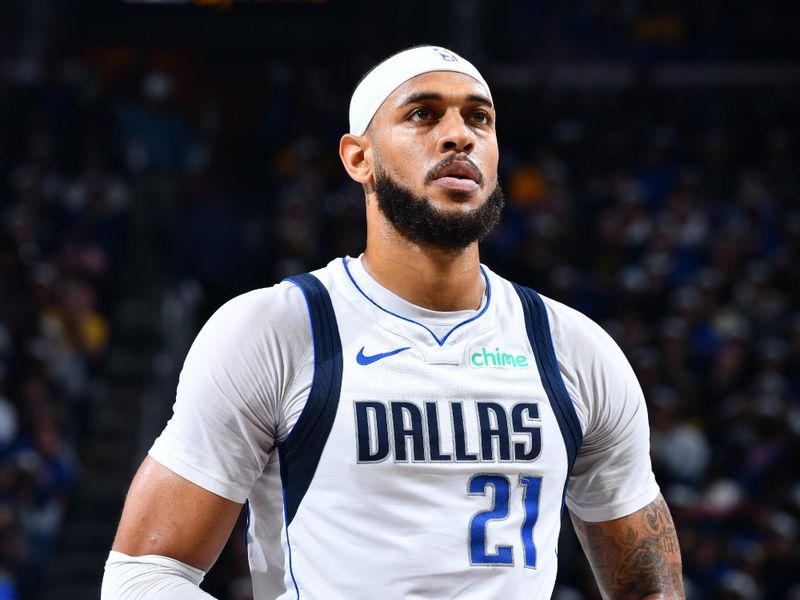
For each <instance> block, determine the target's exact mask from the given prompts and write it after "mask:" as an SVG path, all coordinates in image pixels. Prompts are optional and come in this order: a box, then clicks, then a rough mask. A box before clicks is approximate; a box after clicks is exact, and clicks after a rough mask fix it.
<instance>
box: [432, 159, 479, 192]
mask: <svg viewBox="0 0 800 600" xmlns="http://www.w3.org/2000/svg"><path fill="white" fill-rule="evenodd" d="M454 162H460V163H467V164H468V165H469V166H470V168H471V169H472V170H473V172H474V173H475V176H476V178H477V183H478V184H479V185H483V173H481V170H480V169H479V168H478V165H476V164H475V163H474V162H472V159H471V158H470V157H469V156H467V155H466V154H451V155H450V156H448V157H447V158H444V159H442V160H440V161H439V162H438V163H436V165H435V166H434V167H433V168H432V169H431V170H430V171H428V174H427V176H426V177H425V183H430V182H431V181H433V180H434V179H436V178H437V177H438V175H439V173H440V172H441V171H442V169H444V168H446V167H449V166H450V165H452V164H453V163H454Z"/></svg>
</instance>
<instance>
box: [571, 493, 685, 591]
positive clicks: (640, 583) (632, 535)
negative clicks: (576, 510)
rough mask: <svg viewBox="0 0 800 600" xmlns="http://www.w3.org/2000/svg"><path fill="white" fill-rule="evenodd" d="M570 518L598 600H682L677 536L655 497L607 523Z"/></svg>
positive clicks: (660, 503)
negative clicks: (599, 596) (599, 599)
mask: <svg viewBox="0 0 800 600" xmlns="http://www.w3.org/2000/svg"><path fill="white" fill-rule="evenodd" d="M570 516H571V517H572V523H573V524H574V525H575V533H577V535H578V539H579V540H580V542H581V546H583V551H584V552H585V553H586V557H587V558H588V559H589V564H590V565H591V567H592V571H593V572H594V576H595V579H596V580H597V584H598V587H599V588H600V592H601V594H602V595H603V598H604V599H606V600H680V599H682V598H684V592H683V579H682V576H681V553H680V548H679V547H678V537H677V535H676V533H675V526H674V525H673V523H672V517H671V516H670V513H669V508H667V504H666V502H664V498H663V497H662V496H661V495H660V494H659V496H658V497H657V498H656V499H655V500H654V501H653V502H651V503H650V504H648V505H647V506H645V507H644V508H643V509H641V510H638V511H636V512H635V513H633V514H631V515H628V516H627V517H622V518H621V519H615V520H613V521H603V522H599V523H589V522H586V521H582V520H581V519H579V518H578V517H576V516H575V515H574V514H572V513H570Z"/></svg>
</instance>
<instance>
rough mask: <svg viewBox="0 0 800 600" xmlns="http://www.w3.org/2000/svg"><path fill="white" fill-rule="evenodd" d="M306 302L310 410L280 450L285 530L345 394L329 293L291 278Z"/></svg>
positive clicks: (307, 278) (307, 277)
mask: <svg viewBox="0 0 800 600" xmlns="http://www.w3.org/2000/svg"><path fill="white" fill-rule="evenodd" d="M287 281H290V282H291V283H293V284H294V285H296V286H297V287H299V288H300V290H301V291H302V292H303V296H305V300H306V305H307V307H308V315H309V318H310V321H311V339H312V340H313V344H314V375H313V378H312V380H311V391H310V392H309V394H308V399H307V400H306V405H305V407H304V408H303V412H302V413H301V414H300V417H299V418H298V420H297V423H296V424H295V426H294V428H292V431H291V432H290V433H289V435H288V436H287V437H286V439H285V440H284V441H283V442H281V443H280V444H279V445H278V455H279V457H280V473H281V483H282V485H283V492H284V506H285V510H286V524H287V526H288V524H289V523H291V521H292V519H293V518H294V516H295V514H296V513H297V509H298V507H299V506H300V502H301V501H302V499H303V496H305V493H306V491H307V490H308V487H309V485H311V480H312V479H313V477H314V473H315V472H316V470H317V465H318V464H319V460H320V457H321V456H322V450H323V449H324V448H325V444H326V442H327V441H328V436H329V435H330V432H331V428H332V427H333V421H334V419H335V418H336V410H337V408H338V406H339V394H340V392H341V388H342V342H341V339H340V337H339V326H338V325H337V323H336V314H335V313H334V310H333V304H332V303H331V297H330V294H328V290H327V289H326V288H325V286H324V285H323V284H322V282H321V281H320V280H319V279H317V278H316V277H315V276H314V275H312V274H310V273H303V274H301V275H293V276H292V277H288V278H287Z"/></svg>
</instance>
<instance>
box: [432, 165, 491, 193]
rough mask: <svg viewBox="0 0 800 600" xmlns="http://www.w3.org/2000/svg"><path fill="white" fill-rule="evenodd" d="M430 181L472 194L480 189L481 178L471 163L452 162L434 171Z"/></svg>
mask: <svg viewBox="0 0 800 600" xmlns="http://www.w3.org/2000/svg"><path fill="white" fill-rule="evenodd" d="M430 180H431V181H432V182H433V183H435V184H437V185H440V186H443V187H446V188H448V189H451V190H455V191H459V192H472V191H475V190H477V189H478V187H480V183H481V181H482V180H483V177H482V176H481V172H480V171H479V170H478V169H477V167H475V166H474V165H473V164H472V163H470V162H467V161H464V160H453V161H449V162H448V163H446V164H444V165H442V166H441V167H439V168H438V169H436V170H435V171H434V172H433V176H432V177H431V178H430Z"/></svg>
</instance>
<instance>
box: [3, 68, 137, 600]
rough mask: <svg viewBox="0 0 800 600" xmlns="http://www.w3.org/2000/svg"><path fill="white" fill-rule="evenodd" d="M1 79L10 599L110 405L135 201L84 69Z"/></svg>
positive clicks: (45, 556) (27, 594)
mask: <svg viewBox="0 0 800 600" xmlns="http://www.w3.org/2000/svg"><path fill="white" fill-rule="evenodd" d="M2 66H3V70H2V71H0V598H3V599H4V600H5V599H16V598H34V597H36V594H37V590H38V589H39V588H40V587H41V576H42V573H43V571H44V567H45V565H47V563H48V560H49V559H50V558H51V556H52V555H53V551H54V544H55V542H56V539H57V535H58V532H59V530H60V527H61V525H62V524H63V520H64V517H65V512H66V510H67V508H68V501H69V499H70V497H71V493H72V491H73V489H74V487H75V485H76V480H77V478H78V460H77V457H78V453H79V451H80V449H81V445H82V441H83V437H84V435H85V434H87V433H88V432H89V431H90V428H91V424H92V414H93V410H92V408H93V406H94V405H95V403H96V402H98V401H99V400H100V399H101V396H102V386H103V379H102V377H101V371H102V369H101V367H102V363H103V358H104V353H105V351H106V348H107V346H108V343H109V337H110V335H111V331H110V325H109V311H110V302H112V301H113V300H114V298H115V294H114V286H115V284H116V282H117V281H118V274H117V273H116V272H115V269H116V268H117V267H118V266H119V259H120V256H121V251H122V247H123V241H124V233H125V222H126V214H127V207H128V200H129V192H128V189H127V187H126V185H125V184H124V183H123V181H122V180H121V179H120V178H119V177H117V176H116V175H115V174H114V173H113V171H112V170H111V169H110V168H109V165H108V161H107V159H106V156H107V148H106V144H108V143H110V142H111V140H109V139H108V138H107V136H106V135H105V133H104V131H103V129H104V127H103V123H101V122H99V119H100V117H101V114H102V113H101V112H99V111H97V106H96V105H94V104H93V103H92V98H90V97H87V96H84V95H82V92H85V91H86V90H85V89H82V87H81V86H80V85H79V84H78V83H79V77H78V76H79V75H80V72H79V71H71V70H70V68H69V65H67V64H58V65H56V66H54V67H52V69H49V68H48V69H46V70H44V71H42V72H40V73H30V72H28V71H26V70H24V69H22V70H15V68H14V67H16V66H19V65H16V64H14V63H12V62H9V61H4V62H3V65H2Z"/></svg>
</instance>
